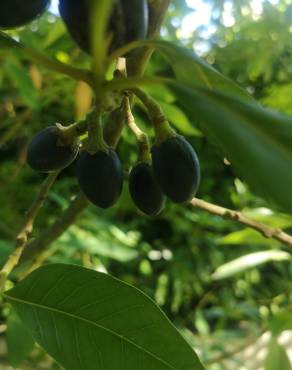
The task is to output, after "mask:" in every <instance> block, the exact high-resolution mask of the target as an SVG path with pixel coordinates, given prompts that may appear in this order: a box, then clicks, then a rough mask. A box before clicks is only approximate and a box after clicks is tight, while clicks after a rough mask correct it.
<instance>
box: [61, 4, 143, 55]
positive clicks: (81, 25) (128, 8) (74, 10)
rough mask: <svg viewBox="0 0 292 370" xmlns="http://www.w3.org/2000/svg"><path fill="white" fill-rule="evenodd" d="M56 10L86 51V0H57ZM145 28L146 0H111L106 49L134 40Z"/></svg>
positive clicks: (87, 41)
mask: <svg viewBox="0 0 292 370" xmlns="http://www.w3.org/2000/svg"><path fill="white" fill-rule="evenodd" d="M59 11H60V14H61V17H62V19H63V21H64V22H65V24H66V27H67V30H68V32H69V33H70V35H71V36H72V38H73V40H74V41H75V42H76V43H77V44H78V45H79V47H80V48H81V49H82V50H84V51H85V52H87V53H90V6H89V3H88V1H86V0H60V2H59ZM147 32H148V4H147V0H115V2H114V5H113V10H112V14H111V16H110V19H109V24H108V36H109V37H110V38H111V43H110V46H109V51H110V52H113V51H114V50H116V49H117V48H119V47H121V46H123V45H125V44H127V43H129V42H131V41H135V40H140V39H144V38H145V37H146V35H147Z"/></svg>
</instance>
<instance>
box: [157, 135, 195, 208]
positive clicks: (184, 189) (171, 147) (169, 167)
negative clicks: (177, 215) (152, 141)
mask: <svg viewBox="0 0 292 370" xmlns="http://www.w3.org/2000/svg"><path fill="white" fill-rule="evenodd" d="M152 162H153V170H154V174H155V177H156V179H157V181H158V183H159V185H160V187H161V189H162V191H163V192H164V194H165V195H166V196H167V197H168V198H170V199H171V200H172V201H173V202H175V203H184V202H187V201H189V200H190V199H191V198H192V197H194V195H195V194H196V192H197V190H198V186H199V183H200V163H199V159H198V156H197V154H196V152H195V150H194V149H193V147H192V146H191V145H190V143H189V142H188V141H187V140H186V139H185V138H184V137H182V136H180V135H177V136H174V137H171V138H169V139H166V140H165V141H163V142H162V143H161V144H159V145H154V146H153V148H152Z"/></svg>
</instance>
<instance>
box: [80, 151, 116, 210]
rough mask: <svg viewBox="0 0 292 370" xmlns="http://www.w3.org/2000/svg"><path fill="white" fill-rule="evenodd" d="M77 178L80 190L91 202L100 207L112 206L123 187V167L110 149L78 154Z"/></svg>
mask: <svg viewBox="0 0 292 370" xmlns="http://www.w3.org/2000/svg"><path fill="white" fill-rule="evenodd" d="M77 178H78V182H79V185H80V188H81V190H82V191H83V193H84V194H85V196H86V197H87V198H88V200H90V201H91V202H92V203H93V204H95V205H96V206H98V207H101V208H109V207H111V206H113V205H114V204H115V203H116V202H117V201H118V199H119V197H120V195H121V192H122V188H123V169H122V165H121V162H120V160H119V157H118V155H117V154H116V152H115V151H114V150H112V149H108V151H107V152H104V151H98V152H96V153H95V154H90V153H88V152H86V151H84V152H82V153H81V154H80V157H79V159H78V162H77Z"/></svg>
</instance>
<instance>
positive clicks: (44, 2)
mask: <svg viewBox="0 0 292 370" xmlns="http://www.w3.org/2000/svg"><path fill="white" fill-rule="evenodd" d="M49 2H50V0H1V5H0V9H1V10H0V28H4V29H8V28H16V27H20V26H23V25H25V24H26V23H29V22H30V21H32V20H33V19H35V18H36V17H37V16H39V15H40V14H42V13H43V12H44V11H45V9H46V8H47V6H48V4H49Z"/></svg>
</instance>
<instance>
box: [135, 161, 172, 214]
mask: <svg viewBox="0 0 292 370" xmlns="http://www.w3.org/2000/svg"><path fill="white" fill-rule="evenodd" d="M129 191H130V194H131V197H132V199H133V201H134V203H135V205H136V206H137V208H138V209H140V211H142V212H143V213H145V214H146V215H148V216H156V215H158V214H159V213H160V212H161V211H162V209H163V206H164V203H165V197H164V195H163V193H162V191H161V189H160V187H159V185H158V183H157V181H156V179H155V177H154V174H153V169H152V166H151V165H150V164H147V163H144V162H141V163H138V164H137V165H136V166H135V167H133V169H132V171H131V173H130V176H129Z"/></svg>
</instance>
